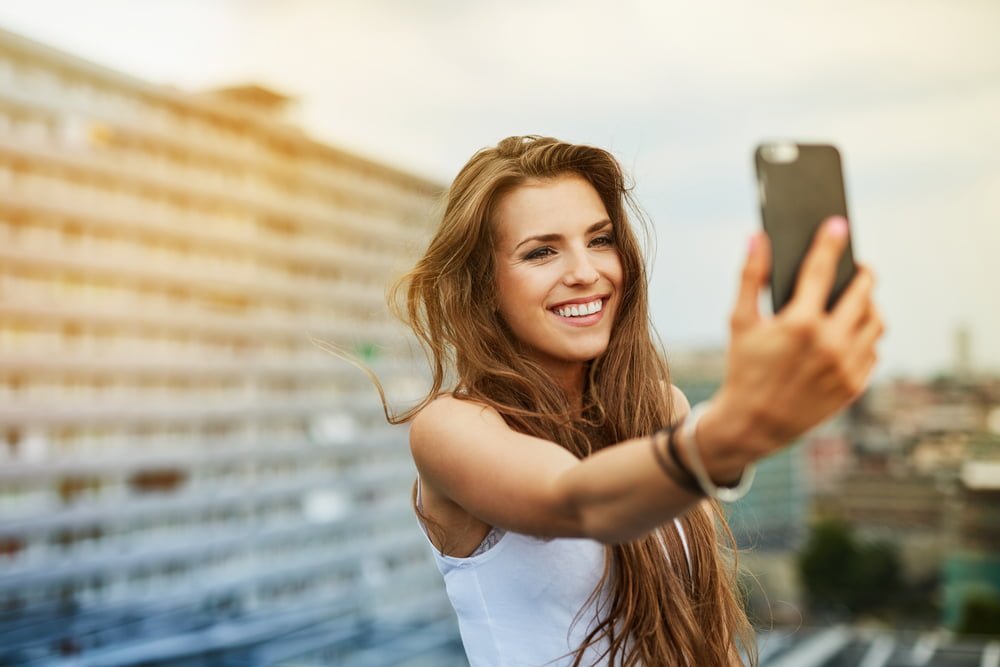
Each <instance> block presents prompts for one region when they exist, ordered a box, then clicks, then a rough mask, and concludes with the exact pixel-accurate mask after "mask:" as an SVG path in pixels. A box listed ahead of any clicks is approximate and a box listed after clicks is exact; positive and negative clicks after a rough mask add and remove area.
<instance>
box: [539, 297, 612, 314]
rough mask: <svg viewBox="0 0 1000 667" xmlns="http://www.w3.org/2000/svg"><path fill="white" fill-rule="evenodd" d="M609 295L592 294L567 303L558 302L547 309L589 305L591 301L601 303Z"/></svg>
mask: <svg viewBox="0 0 1000 667" xmlns="http://www.w3.org/2000/svg"><path fill="white" fill-rule="evenodd" d="M609 296H611V295H610V294H592V295H590V296H581V297H580V298H578V299H569V300H568V301H560V302H559V303H556V304H553V305H551V306H549V309H550V310H551V309H553V308H561V307H562V306H572V305H573V304H575V303H590V302H591V301H596V300H597V299H601V300H602V301H603V300H605V299H607V298H608V297H609Z"/></svg>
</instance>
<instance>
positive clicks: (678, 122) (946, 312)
mask: <svg viewBox="0 0 1000 667" xmlns="http://www.w3.org/2000/svg"><path fill="white" fill-rule="evenodd" d="M0 27H2V28H5V29H7V30H11V31H13V32H16V33H19V34H22V35H24V36H26V37H29V38H32V39H35V40H38V41H41V42H44V43H46V44H48V45H50V46H53V47H55V48H58V49H61V50H64V51H68V52H70V53H73V54H75V55H77V56H79V57H83V58H85V59H88V60H91V61H94V62H97V63H99V64H101V65H104V66H107V67H110V68H112V69H115V70H118V71H122V72H125V73H128V74H130V75H133V76H136V77H139V78H142V79H145V80H148V81H151V82H154V83H158V84H164V85H172V86H176V87H179V88H183V89H188V90H194V91H197V90H203V89H207V88H212V87H215V86H222V85H229V84H233V83H244V82H256V83H260V84H263V85H266V86H269V87H271V88H274V89H276V90H279V91H281V92H284V93H286V94H289V95H292V96H294V97H296V99H297V100H298V107H297V110H296V119H297V121H298V122H299V123H301V124H302V125H303V126H304V127H305V129H306V130H307V131H308V132H309V133H310V134H311V135H313V136H315V137H316V138H318V139H320V140H322V141H324V142H328V143H332V144H335V145H338V146H341V147H344V148H347V149H349V150H352V151H355V152H358V153H361V154H363V155H366V156H368V157H371V158H374V159H378V160H381V161H385V162H388V163H391V164H393V165H396V166H398V167H401V168H404V169H407V170H409V171H413V172H415V173H418V174H420V175H423V176H425V177H429V178H431V179H435V180H438V181H439V182H441V183H442V184H443V185H444V184H447V183H448V182H450V180H451V179H452V178H453V177H454V175H455V174H456V173H457V172H458V170H459V169H460V168H461V167H462V165H463V164H464V163H465V162H466V160H468V158H469V157H470V156H471V155H472V154H473V153H474V152H475V151H476V150H478V149H479V148H482V147H484V146H488V145H491V144H495V143H496V142H497V141H499V140H500V139H502V138H503V137H505V136H508V135H513V134H542V135H549V136H556V137H559V138H561V139H566V140H570V141H575V142H581V143H589V144H593V145H597V146H601V147H603V148H607V149H608V150H610V151H612V152H613V153H614V154H615V155H616V156H617V157H618V158H619V160H620V161H621V162H622V164H623V166H624V167H625V169H626V171H627V172H628V173H629V174H630V176H631V178H632V180H633V182H634V183H635V194H636V196H637V198H638V200H639V202H640V204H641V205H642V207H643V210H644V211H645V213H646V215H647V217H648V218H649V219H650V220H651V221H652V223H653V226H654V228H655V231H656V238H657V248H656V253H655V261H654V263H653V272H652V277H651V285H650V290H651V291H650V295H651V304H652V312H653V318H654V322H655V324H656V327H657V329H658V331H659V333H660V335H661V337H662V338H663V339H664V342H665V344H666V347H667V351H668V356H669V354H670V351H671V350H672V349H678V350H679V349H682V348H684V347H690V346H703V345H704V346H724V345H725V344H726V341H727V339H728V318H729V312H730V310H731V308H732V305H733V303H734V299H735V296H736V289H737V284H738V281H739V272H740V269H741V267H742V263H743V259H744V252H745V249H746V245H747V240H748V239H749V237H750V235H751V234H752V233H753V232H754V231H755V230H756V229H758V227H759V226H760V221H759V213H758V211H759V208H758V204H757V201H756V192H755V186H754V175H753V167H752V153H753V149H754V146H755V145H756V144H757V143H759V142H761V141H763V140H770V139H794V140H799V141H807V142H825V143H833V144H835V145H836V146H838V147H839V148H840V150H841V153H842V155H843V159H844V168H845V179H846V186H847V195H848V208H849V213H850V218H851V225H852V242H853V247H854V253H855V257H856V258H857V259H858V260H859V261H861V262H864V263H865V264H867V265H869V266H870V267H871V268H872V269H873V271H874V272H875V274H876V277H877V281H878V282H877V286H876V290H875V299H876V302H877V304H878V307H879V309H880V311H881V313H882V315H883V318H884V319H885V321H886V325H887V331H886V334H885V336H884V337H883V339H882V341H881V343H880V344H879V348H878V349H879V357H880V361H879V365H878V367H877V369H876V372H875V377H876V379H884V378H888V377H897V376H910V377H920V376H928V375H932V374H935V373H938V372H941V371H944V370H947V369H949V368H950V367H951V365H952V362H953V359H954V343H953V340H954V337H955V332H956V329H957V328H958V327H966V328H967V329H968V330H969V332H970V334H971V340H972V358H973V362H974V364H975V365H976V367H977V368H978V369H980V370H984V371H986V370H992V371H994V372H1000V296H998V291H1000V270H998V269H997V268H996V262H997V261H998V259H1000V219H998V218H1000V40H998V39H997V35H1000V3H997V2H995V1H993V0H968V1H962V0H951V1H939V2H938V1H931V0H881V1H879V2H872V1H871V0H837V1H836V2H830V1H814V2H801V1H787V0H758V1H757V2H736V1H729V2H723V1H719V0H704V1H701V2H686V1H679V0H670V1H661V2H635V1H630V0H624V1H621V2H617V3H614V6H612V4H611V3H596V2H593V3H592V2H585V1H576V2H572V1H566V0H554V1H552V2H545V3H539V2H525V1H521V0H512V1H507V2H484V1H481V2H475V1H458V0H455V1H452V0H448V1H445V0H442V1H439V2H429V1H428V2H406V1H403V0H399V1H396V2H389V1H384V0H371V1H362V2H355V1H353V0H351V1H344V2H335V1H321V0H273V1H269V0H242V1H237V0H169V1H167V0H162V1H160V2H153V1H151V0H147V1H146V2H135V1H134V0H89V1H88V2H86V3H80V2H78V1H76V0H5V1H4V2H3V3H2V4H0ZM762 301H763V300H762ZM765 312H766V310H765Z"/></svg>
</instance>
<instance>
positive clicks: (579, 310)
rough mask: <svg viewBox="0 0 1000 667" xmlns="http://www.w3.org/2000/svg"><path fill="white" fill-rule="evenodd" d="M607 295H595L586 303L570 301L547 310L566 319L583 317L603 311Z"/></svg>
mask: <svg viewBox="0 0 1000 667" xmlns="http://www.w3.org/2000/svg"><path fill="white" fill-rule="evenodd" d="M607 300H608V299H607V297H597V298H596V299H594V300H592V301H587V302H586V303H571V304H566V305H563V306H555V307H554V308H550V309H549V310H550V311H552V312H553V313H555V314H556V315H558V316H559V317H562V318H566V319H583V318H586V317H590V316H592V315H597V314H599V313H601V312H603V311H604V306H605V305H607Z"/></svg>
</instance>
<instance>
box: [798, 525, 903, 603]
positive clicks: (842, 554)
mask: <svg viewBox="0 0 1000 667" xmlns="http://www.w3.org/2000/svg"><path fill="white" fill-rule="evenodd" d="M798 565H799V575H800V577H801V580H802V585H803V588H804V589H805V591H806V595H807V597H808V599H809V603H810V605H811V606H813V607H814V608H816V609H823V610H847V611H850V612H855V613H857V612H864V611H873V610H877V609H884V608H887V607H891V606H892V605H893V602H894V601H895V600H896V599H897V597H898V594H899V592H900V591H901V590H902V588H903V585H902V578H901V576H900V559H899V552H898V550H897V548H896V547H895V546H894V545H892V544H888V543H885V542H875V543H872V544H859V543H858V542H857V541H856V540H855V538H854V534H853V532H852V530H851V527H850V526H849V525H848V524H846V523H844V522H842V521H838V520H826V521H821V522H819V523H817V524H815V525H813V526H812V528H811V529H810V533H809V539H808V541H807V543H806V545H805V548H804V549H803V550H802V552H801V553H800V554H799V559H798Z"/></svg>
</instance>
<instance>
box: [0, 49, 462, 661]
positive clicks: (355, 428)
mask: <svg viewBox="0 0 1000 667" xmlns="http://www.w3.org/2000/svg"><path fill="white" fill-rule="evenodd" d="M288 103H289V100H288V99H287V98H285V97H284V96H282V95H280V94H277V93H275V92H273V91H270V90H267V89H264V88H261V87H257V86H241V87H235V88H231V89H227V90H220V91H214V92H212V93H206V94H197V95H196V94H189V93H186V92H181V91H177V90H175V89H172V88H167V87H162V86H155V85H152V84H149V83H147V82H144V81H140V80H137V79H134V78H131V77H128V76H125V75H123V74H120V73H118V72H114V71H111V70H108V69H106V68H103V67H99V66H97V65H94V64H91V63H88V62H85V61H82V60H80V59H77V58H74V57H72V56H70V55H67V54H65V53H61V52H59V51H56V50H53V49H50V48H48V47H46V46H43V45H41V44H37V43H34V42H31V41H29V40H26V39H23V38H21V37H18V36H17V35H14V34H11V33H8V32H4V31H0V663H3V664H13V663H20V662H22V661H27V660H29V659H31V660H35V659H37V660H43V661H48V660H50V659H55V658H57V657H59V656H60V655H63V656H74V655H84V654H85V655H87V656H88V657H95V658H100V659H101V660H103V661H104V662H102V664H117V663H115V660H120V661H122V664H124V662H128V661H133V662H146V661H150V662H158V664H165V662H168V661H169V660H171V659H174V658H176V659H181V658H183V657H184V656H185V655H187V654H188V652H195V653H197V652H199V651H202V650H206V649H205V647H206V646H210V647H211V646H214V647H215V649H214V650H217V652H219V653H220V654H227V655H229V653H226V652H227V651H244V652H245V653H244V654H238V655H244V656H245V658H246V661H244V662H241V659H240V658H233V659H234V660H235V661H236V662H235V663H233V664H236V663H240V664H250V663H251V662H253V661H254V660H256V658H252V655H254V654H253V651H256V650H258V649H259V648H260V647H261V646H263V645H264V644H265V643H266V644H267V646H268V649H267V650H268V651H269V653H268V656H270V657H269V659H274V660H278V661H280V660H279V659H286V658H287V659H293V658H297V657H301V656H303V655H310V654H315V655H319V656H325V658H326V659H328V660H329V659H332V657H333V656H336V661H337V662H338V664H355V663H352V662H351V661H352V660H354V658H352V657H351V656H352V655H355V654H357V655H358V656H362V657H359V658H357V660H358V661H360V662H357V664H362V662H363V664H366V665H369V664H380V663H379V662H378V660H380V659H381V660H385V663H384V664H393V665H396V664H403V663H402V662H401V661H399V660H401V658H400V655H399V654H398V653H396V654H393V653H391V652H390V653H384V654H382V657H381V658H379V657H378V654H377V650H378V646H376V645H368V644H366V642H375V644H377V645H383V644H384V645H385V646H391V645H392V644H393V642H394V641H396V640H395V639H394V636H393V635H392V633H391V632H389V631H388V630H387V629H386V628H388V627H390V626H389V625H386V626H377V625H372V623H374V622H375V621H376V620H378V619H388V620H387V621H386V622H387V623H389V622H390V621H392V622H394V623H397V624H399V628H401V629H405V628H406V627H409V626H408V625H407V624H411V625H412V624H414V623H416V626H414V627H413V628H411V631H412V632H417V633H418V634H422V636H423V641H424V644H425V646H424V648H423V654H426V653H427V652H428V651H431V652H433V650H434V642H435V641H437V642H439V643H441V642H444V643H445V644H447V643H448V642H452V643H454V642H453V640H454V636H455V635H454V624H453V621H452V620H451V610H450V607H449V606H448V603H447V599H446V598H445V597H444V595H443V590H442V587H441V581H440V576H439V575H438V573H437V572H436V571H435V569H434V567H433V564H432V563H431V562H430V561H429V554H428V550H427V545H426V544H425V542H424V540H423V536H422V535H421V534H420V533H419V531H418V530H417V529H416V526H415V524H414V517H413V514H412V512H411V511H410V510H409V504H410V502H409V493H410V486H411V482H412V480H413V477H414V470H413V467H412V463H411V462H410V458H409V453H408V450H407V448H406V445H405V434H404V433H402V432H399V431H398V430H389V429H387V428H385V427H384V417H383V416H382V412H381V408H380V406H379V404H378V399H377V396H376V394H375V392H374V389H373V388H372V386H371V384H370V382H369V380H368V379H367V378H366V377H365V376H364V374H362V373H361V372H360V371H359V370H357V369H355V368H354V367H352V366H351V365H349V364H348V363H346V362H343V361H341V360H339V359H336V358H333V357H332V356H330V355H329V354H327V353H325V352H322V351H320V350H319V349H318V348H317V346H316V345H315V344H314V343H313V342H312V341H311V338H316V339H320V340H323V341H327V342H330V343H332V344H334V345H336V346H338V347H339V348H341V349H343V350H346V351H348V352H349V353H351V354H353V355H355V356H357V357H360V358H362V359H364V360H365V361H366V362H368V363H369V364H371V365H372V366H374V367H375V368H376V370H378V371H379V372H380V373H381V374H382V377H383V379H384V380H385V381H386V383H387V387H388V388H389V390H390V391H391V392H393V394H392V396H391V397H392V398H396V399H398V398H400V396H399V395H398V393H399V391H403V390H405V389H406V388H407V387H411V386H412V385H413V384H414V378H415V375H414V374H415V373H416V371H414V370H413V368H414V367H413V366H412V365H411V364H410V361H411V352H412V351H411V349H410V346H409V345H408V343H407V340H408V339H407V337H406V335H405V334H404V332H403V331H402V329H401V328H400V327H399V326H398V325H397V324H395V323H394V322H393V320H392V319H391V317H390V315H389V314H388V312H387V309H386V307H385V288H386V286H387V283H388V281H389V280H390V279H391V278H392V277H393V276H395V275H398V274H399V273H400V272H401V271H402V270H403V269H405V268H407V266H408V265H409V264H410V263H411V262H412V260H413V258H414V257H415V256H416V255H417V253H418V252H419V251H420V250H421V249H422V247H423V246H424V245H425V244H426V241H427V239H428V238H429V234H430V231H431V229H432V226H433V224H434V222H435V220H434V215H435V213H434V209H435V204H436V200H437V197H438V195H439V193H440V192H441V191H442V189H443V185H442V184H439V183H435V182H431V181H428V180H426V179H424V178H421V177H419V176H415V175H412V174H409V173H405V172H402V171H400V170H397V169H394V168H392V167H390V166H387V165H384V164H380V163H376V162H373V161H371V160H368V159H365V158H363V157H360V156H357V155H354V154H351V153H347V152H345V151H342V150H339V149H337V148H335V147H331V146H327V145H324V144H321V143H318V142H316V141H313V140H311V139H310V138H309V137H307V136H305V135H304V134H303V133H302V132H301V131H299V130H298V129H297V128H295V127H292V126H290V125H288V124H286V123H285V122H283V120H282V116H281V113H282V110H283V109H284V108H285V107H286V106H287V105H288ZM405 398H412V396H406V397H405ZM136 618H144V619H147V620H146V621H143V622H141V623H140V622H138V621H137V620H135V619H136ZM220 618H224V619H228V620H227V623H228V625H227V626H226V627H227V628H228V630H226V632H228V634H226V633H222V631H219V632H217V633H214V634H213V632H212V631H211V630H210V629H209V628H210V624H212V623H216V622H219V620H220ZM256 619H266V620H267V622H266V623H263V622H261V621H260V620H256ZM421 619H422V620H423V622H426V623H428V624H429V625H427V627H424V628H422V627H421V626H420V622H422V621H421ZM363 623H368V626H364V625H359V624H363ZM442 623H443V624H444V625H441V624H442ZM206 624H209V625H206ZM365 627H367V628H368V629H367V630H365ZM380 627H381V628H382V630H379V628H380ZM296 628H298V630H296ZM302 628H311V629H312V632H311V633H310V632H307V631H305V630H302ZM434 628H445V630H444V631H434ZM377 630H378V631H379V632H383V634H382V635H378V636H377V640H376V639H373V638H374V637H376V635H373V634H372V633H373V632H376V631H377ZM401 631H402V630H401ZM220 633H221V634H220ZM164 636H175V639H176V641H175V642H174V644H173V647H174V649H173V650H174V653H175V654H170V651H166V652H163V651H164V650H165V649H163V646H164V645H163V644H162V642H161V643H157V642H156V641H153V640H154V639H160V638H162V637H164ZM220 637H228V638H229V639H226V640H222V639H220ZM277 639H281V640H282V641H284V640H288V641H284V643H281V642H277V641H268V640H277ZM209 640H211V641H209ZM206 642H209V643H208V644H206ZM211 642H216V643H215V644H212V643H211ZM227 642H229V643H228V644H227ZM157 647H159V648H157ZM199 647H200V648H199ZM154 649H155V650H154ZM158 650H159V651H161V652H157V651H158ZM387 650H388V649H387ZM283 651H284V653H283ZM409 653H411V654H412V656H413V659H414V660H418V659H419V657H420V655H421V651H418V650H416V649H412V650H410V651H409ZM449 655H450V653H449ZM116 656H117V657H116ZM386 656H388V657H386ZM439 658H440V656H439ZM440 660H444V658H440V659H439V660H434V659H431V660H430V661H429V662H426V663H423V664H446V663H445V662H441V661H440ZM51 664H55V663H51ZM269 664H271V663H269ZM407 664H410V663H407ZM413 664H418V663H417V662H414V663H413Z"/></svg>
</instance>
